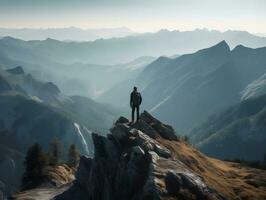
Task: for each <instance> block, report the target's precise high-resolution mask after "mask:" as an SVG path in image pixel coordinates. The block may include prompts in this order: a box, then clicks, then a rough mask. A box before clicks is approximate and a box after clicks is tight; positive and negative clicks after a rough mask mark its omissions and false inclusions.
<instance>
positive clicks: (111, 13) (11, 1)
mask: <svg viewBox="0 0 266 200" xmlns="http://www.w3.org/2000/svg"><path fill="white" fill-rule="evenodd" d="M70 26H75V27H79V28H84V29H86V28H114V27H122V26H124V27H128V28H130V29H132V30H134V31H136V32H147V31H157V30H160V29H169V30H174V29H178V30H182V31H183V30H193V29H195V28H208V29H216V30H221V31H225V30H228V29H232V30H246V31H249V32H252V33H259V32H260V33H266V0H220V1H218V0H86V1H85V0H0V27H6V28H56V27H61V28H62V27H70Z"/></svg>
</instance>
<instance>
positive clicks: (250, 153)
mask: <svg viewBox="0 0 266 200" xmlns="http://www.w3.org/2000/svg"><path fill="white" fill-rule="evenodd" d="M265 120H266V95H263V96H259V97H254V98H249V99H248V100H244V101H242V102H241V103H239V104H237V105H235V106H232V107H230V108H229V109H227V110H225V111H223V112H222V113H219V114H216V115H214V116H210V117H209V120H208V121H206V122H205V123H203V124H202V125H200V126H198V127H196V128H194V129H193V130H192V131H191V133H190V138H191V141H192V142H193V143H194V144H196V147H198V148H199V149H200V150H201V151H202V152H204V153H206V154H207V155H210V156H214V157H218V158H222V159H225V158H226V159H235V158H238V159H246V160H263V159H264V156H265V155H266V147H265V142H266V135H265V133H266V132H265V130H266V123H265V122H266V121H265Z"/></svg>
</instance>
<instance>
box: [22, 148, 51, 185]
mask: <svg viewBox="0 0 266 200" xmlns="http://www.w3.org/2000/svg"><path fill="white" fill-rule="evenodd" d="M24 165H25V172H24V175H23V180H22V183H23V185H27V184H28V183H29V182H32V183H34V182H36V181H40V180H41V179H42V178H43V176H44V168H45V166H46V165H47V157H46V155H45V154H44V153H43V151H42V148H41V146H40V145H39V144H38V143H35V144H34V145H33V146H31V147H30V148H29V149H28V151H27V155H26V158H25V161H24Z"/></svg>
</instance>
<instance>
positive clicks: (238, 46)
mask: <svg viewBox="0 0 266 200" xmlns="http://www.w3.org/2000/svg"><path fill="white" fill-rule="evenodd" d="M245 49H252V48H250V47H246V46H244V45H242V44H240V45H237V46H236V47H235V48H234V49H233V50H232V52H237V51H243V50H245Z"/></svg>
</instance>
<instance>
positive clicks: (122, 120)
mask: <svg viewBox="0 0 266 200" xmlns="http://www.w3.org/2000/svg"><path fill="white" fill-rule="evenodd" d="M127 123H129V120H128V119H127V118H125V117H123V116H121V117H119V118H118V120H117V121H116V122H115V125H118V124H127Z"/></svg>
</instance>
